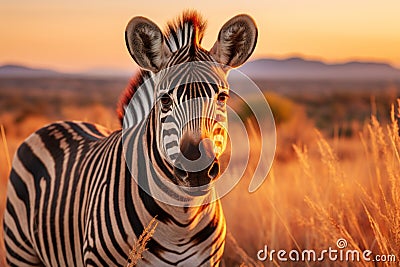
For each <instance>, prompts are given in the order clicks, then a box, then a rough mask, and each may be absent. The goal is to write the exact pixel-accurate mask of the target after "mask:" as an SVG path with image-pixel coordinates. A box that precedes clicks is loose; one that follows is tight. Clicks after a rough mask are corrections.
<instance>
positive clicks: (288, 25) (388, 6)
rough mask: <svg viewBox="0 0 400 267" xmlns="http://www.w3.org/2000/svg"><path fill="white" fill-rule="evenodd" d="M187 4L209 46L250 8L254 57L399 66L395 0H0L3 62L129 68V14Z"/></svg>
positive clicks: (169, 13)
mask: <svg viewBox="0 0 400 267" xmlns="http://www.w3.org/2000/svg"><path fill="white" fill-rule="evenodd" d="M185 9H195V10H198V11H199V12H200V13H201V14H202V15H203V17H204V18H205V19H207V21H208V27H207V31H206V34H205V37H204V39H203V47H204V48H206V49H210V48H211V47H212V45H213V43H214V42H215V40H216V38H217V35H218V32H219V30H220V28H221V26H222V25H223V24H224V23H225V22H226V21H227V20H229V19H230V18H231V17H233V16H235V15H237V14H240V13H247V14H249V15H251V16H252V17H253V18H254V19H255V21H256V23H257V26H258V28H259V39H258V44H257V47H256V50H255V52H254V54H253V56H252V58H251V59H257V58H262V57H269V58H287V57H292V56H302V57H305V58H308V59H317V60H324V61H326V62H344V61H349V60H362V61H382V62H388V63H391V64H392V65H394V66H396V67H400V16H399V11H400V1H399V0H381V1H376V0H363V1H362V0H347V1H346V0H336V1H321V0H297V1H296V0H292V1H289V0H280V1H276V0H274V1H272V0H264V1H261V0H260V1H258V0H257V1H256V0H254V1H243V0H241V1H239V0H230V1H227V0H224V1H222V0H221V1H217V0H203V1H192V0H187V1H177V0H168V1H162V0H157V1H152V0H147V1H123V0H113V1H109V0H96V1H95V0H86V1H77V0H69V1H66V0H58V1H51V0H36V1H28V0H7V1H5V0H0V38H1V39H0V64H8V63H16V64H25V65H28V66H33V67H45V68H54V69H56V70H60V71H72V72H75V71H83V70H88V69H110V68H112V69H121V70H130V69H133V68H134V66H135V63H134V62H133V60H132V59H131V57H130V56H129V54H128V52H127V49H126V46H125V40H124V31H125V27H126V24H127V23H128V21H129V20H130V19H131V18H132V17H134V16H138V15H140V16H145V17H148V18H149V19H151V20H152V21H154V22H155V23H156V24H158V25H159V27H160V28H163V27H164V26H165V24H166V22H167V21H169V20H171V19H173V18H175V17H176V16H178V15H180V14H181V12H182V11H183V10H185Z"/></svg>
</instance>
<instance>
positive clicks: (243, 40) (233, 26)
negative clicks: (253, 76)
mask: <svg viewBox="0 0 400 267" xmlns="http://www.w3.org/2000/svg"><path fill="white" fill-rule="evenodd" d="M257 36H258V32H257V26H256V24H255V22H254V20H253V19H252V18H251V17H250V16H248V15H245V14H243V15H237V16H235V17H233V18H231V19H230V20H229V21H228V22H226V23H225V24H224V26H222V28H221V30H220V31H219V34H218V39H217V41H216V42H215V44H214V46H213V47H212V48H211V50H210V53H211V55H212V56H213V57H214V59H216V60H217V61H218V62H219V63H221V64H224V65H228V66H231V67H233V68H236V67H239V66H240V65H242V64H243V63H244V62H246V60H247V59H248V58H249V57H250V55H251V54H252V53H253V51H254V48H255V47H256V43H257Z"/></svg>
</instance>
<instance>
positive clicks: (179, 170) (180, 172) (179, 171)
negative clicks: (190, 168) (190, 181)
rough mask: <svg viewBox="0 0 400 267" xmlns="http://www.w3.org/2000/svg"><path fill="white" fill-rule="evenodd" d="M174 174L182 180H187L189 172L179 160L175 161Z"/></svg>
mask: <svg viewBox="0 0 400 267" xmlns="http://www.w3.org/2000/svg"><path fill="white" fill-rule="evenodd" d="M174 174H175V176H176V177H178V178H179V179H181V180H185V179H186V178H187V177H188V176H189V175H188V172H187V171H185V170H184V168H183V166H182V164H181V163H179V162H177V163H175V166H174Z"/></svg>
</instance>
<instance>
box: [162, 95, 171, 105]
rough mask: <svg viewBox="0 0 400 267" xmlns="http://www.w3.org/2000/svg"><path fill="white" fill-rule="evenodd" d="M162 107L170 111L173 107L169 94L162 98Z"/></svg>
mask: <svg viewBox="0 0 400 267" xmlns="http://www.w3.org/2000/svg"><path fill="white" fill-rule="evenodd" d="M160 101H161V105H162V107H163V108H164V109H168V108H169V107H171V105H172V99H171V97H170V96H169V95H168V94H163V95H162V96H161V97H160Z"/></svg>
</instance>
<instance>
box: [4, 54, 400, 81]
mask: <svg viewBox="0 0 400 267" xmlns="http://www.w3.org/2000/svg"><path fill="white" fill-rule="evenodd" d="M239 70H240V71H241V72H243V73H244V74H246V75H247V76H249V77H250V78H253V79H308V80H312V79H317V80H318V79H329V80H338V79H339V80H340V79H342V80H343V79H347V80H400V69H396V68H394V67H393V66H391V65H389V64H387V63H377V62H357V61H353V62H346V63H341V64H327V63H324V62H322V61H316V60H305V59H303V58H298V57H294V58H288V59H258V60H254V61H250V62H248V63H246V64H245V65H243V66H242V67H240V68H239ZM135 71H137V69H135V68H132V70H131V71H130V70H124V69H113V68H96V69H91V70H87V71H84V72H80V73H63V72H57V71H54V70H51V69H39V68H30V67H26V66H22V65H3V66H0V77H16V78H18V77H57V76H62V77H64V76H68V77H96V78H99V77H104V78H109V77H129V76H131V75H133V73H134V72H135ZM237 75H238V74H237V73H236V74H235V72H231V78H235V76H237Z"/></svg>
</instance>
